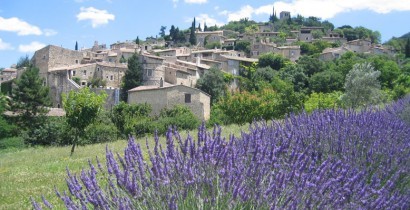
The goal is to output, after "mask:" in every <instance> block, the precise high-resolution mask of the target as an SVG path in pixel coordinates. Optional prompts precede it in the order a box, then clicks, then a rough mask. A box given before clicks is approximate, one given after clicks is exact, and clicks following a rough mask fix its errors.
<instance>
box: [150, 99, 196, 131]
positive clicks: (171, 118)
mask: <svg viewBox="0 0 410 210" xmlns="http://www.w3.org/2000/svg"><path fill="white" fill-rule="evenodd" d="M199 125H200V121H199V119H198V118H197V117H196V116H195V115H194V114H193V113H192V111H191V110H190V109H189V108H188V107H186V106H181V105H176V106H174V107H173V108H171V109H166V108H165V109H163V110H161V112H160V115H159V118H158V120H157V121H156V122H153V127H154V129H155V130H158V133H160V134H165V132H166V131H167V130H168V128H169V127H170V126H175V127H177V128H178V129H180V130H192V129H195V128H197V127H198V126H199Z"/></svg>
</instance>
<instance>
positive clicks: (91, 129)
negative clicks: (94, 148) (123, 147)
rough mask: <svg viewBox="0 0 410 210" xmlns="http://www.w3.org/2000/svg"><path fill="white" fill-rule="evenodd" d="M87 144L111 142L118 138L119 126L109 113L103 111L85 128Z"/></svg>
mask: <svg viewBox="0 0 410 210" xmlns="http://www.w3.org/2000/svg"><path fill="white" fill-rule="evenodd" d="M85 133H86V135H85V141H84V143H85V144H95V143H104V142H110V141H114V140H116V139H117V133H118V131H117V128H116V127H115V125H114V123H112V122H111V120H110V118H109V116H108V113H105V112H101V113H100V114H99V116H98V118H97V119H96V121H95V122H94V123H92V124H91V125H89V126H88V127H87V128H86V129H85Z"/></svg>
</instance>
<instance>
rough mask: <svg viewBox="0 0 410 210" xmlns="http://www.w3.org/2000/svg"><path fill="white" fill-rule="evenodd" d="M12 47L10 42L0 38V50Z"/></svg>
mask: <svg viewBox="0 0 410 210" xmlns="http://www.w3.org/2000/svg"><path fill="white" fill-rule="evenodd" d="M12 49H14V48H13V47H12V46H11V44H9V43H7V42H3V40H2V39H1V38H0V50H12Z"/></svg>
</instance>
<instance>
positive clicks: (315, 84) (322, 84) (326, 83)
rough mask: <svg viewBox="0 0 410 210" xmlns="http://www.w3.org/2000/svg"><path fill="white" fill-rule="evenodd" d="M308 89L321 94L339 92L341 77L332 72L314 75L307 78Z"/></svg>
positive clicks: (341, 83) (341, 85) (341, 86)
mask: <svg viewBox="0 0 410 210" xmlns="http://www.w3.org/2000/svg"><path fill="white" fill-rule="evenodd" d="M309 88H310V90H311V91H313V92H322V93H330V92H333V91H341V90H342V88H343V75H342V74H341V73H339V72H336V71H332V70H327V71H322V72H318V73H315V74H313V75H312V77H310V78H309Z"/></svg>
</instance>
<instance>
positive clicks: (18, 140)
mask: <svg viewBox="0 0 410 210" xmlns="http://www.w3.org/2000/svg"><path fill="white" fill-rule="evenodd" d="M12 148H13V149H15V148H17V149H20V148H24V139H23V138H22V137H10V138H3V139H0V149H12Z"/></svg>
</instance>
